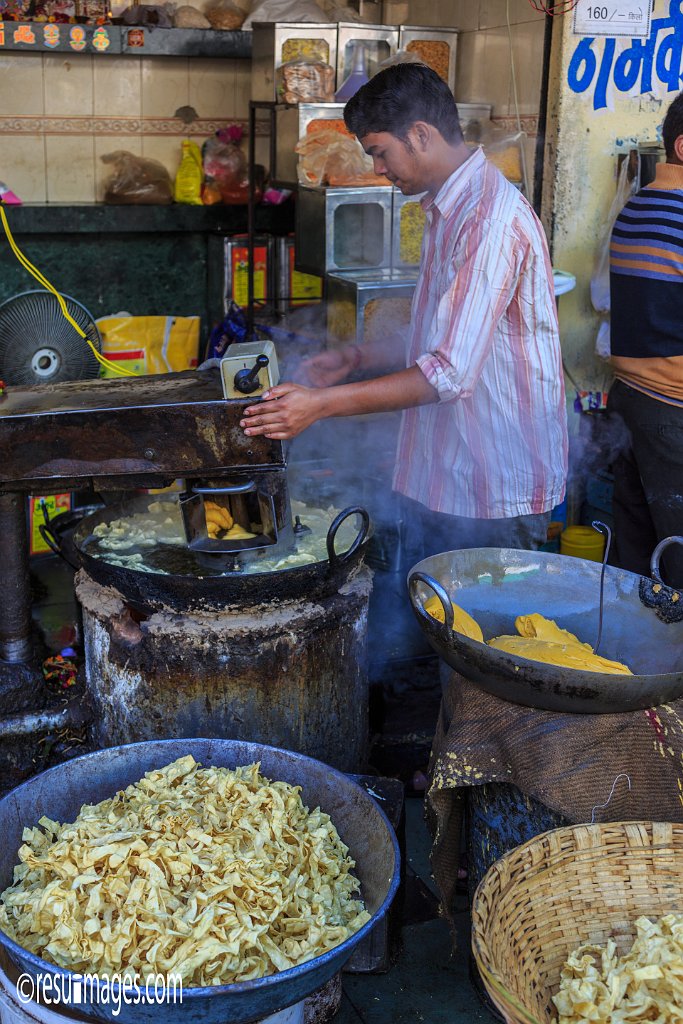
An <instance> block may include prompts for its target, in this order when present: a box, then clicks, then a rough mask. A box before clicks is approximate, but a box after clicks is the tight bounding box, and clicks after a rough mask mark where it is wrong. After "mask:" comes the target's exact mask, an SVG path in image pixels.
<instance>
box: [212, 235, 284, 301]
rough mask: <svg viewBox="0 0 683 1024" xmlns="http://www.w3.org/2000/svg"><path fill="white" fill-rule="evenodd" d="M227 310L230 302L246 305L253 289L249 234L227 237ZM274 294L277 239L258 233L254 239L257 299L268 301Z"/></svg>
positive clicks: (224, 277) (225, 265) (225, 253)
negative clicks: (250, 287)
mask: <svg viewBox="0 0 683 1024" xmlns="http://www.w3.org/2000/svg"><path fill="white" fill-rule="evenodd" d="M223 245H224V258H223V312H224V313H227V311H228V309H229V306H230V303H231V302H236V303H237V305H238V306H242V307H246V306H247V304H248V292H249V280H248V274H249V250H248V247H247V236H246V235H232V236H230V237H228V238H226V239H225V240H224V243H223ZM272 294H273V238H272V236H270V235H257V236H256V238H255V239H254V300H255V301H256V302H257V303H265V302H267V301H268V300H269V299H270V297H271V296H272Z"/></svg>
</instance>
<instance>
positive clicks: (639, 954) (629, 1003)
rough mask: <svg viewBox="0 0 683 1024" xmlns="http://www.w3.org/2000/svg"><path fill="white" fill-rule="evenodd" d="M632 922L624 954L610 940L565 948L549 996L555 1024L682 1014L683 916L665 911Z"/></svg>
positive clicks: (618, 1022) (628, 1021)
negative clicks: (630, 940)
mask: <svg viewBox="0 0 683 1024" xmlns="http://www.w3.org/2000/svg"><path fill="white" fill-rule="evenodd" d="M635 927H636V938H635V940H634V942H633V945H632V947H631V949H630V951H629V952H628V953H626V954H625V955H624V956H617V951H616V944H615V943H614V941H613V940H612V939H610V940H609V941H608V942H607V945H606V946H604V947H603V946H593V945H585V946H580V947H579V948H578V949H576V950H574V952H572V953H570V955H569V957H568V958H567V961H566V963H565V965H564V967H563V968H562V973H561V977H560V989H559V992H558V993H557V994H556V995H554V996H553V997H552V1000H553V1002H554V1004H555V1006H556V1008H557V1011H558V1022H559V1024H580V1022H583V1021H590V1022H591V1024H636V1022H639V1021H658V1022H661V1024H665V1022H671V1024H673V1022H675V1021H680V1020H681V1019H683V915H681V914H667V915H666V916H665V917H662V918H660V920H659V921H657V922H656V923H655V922H653V921H651V920H650V919H649V918H647V917H640V918H638V920H637V921H636V922H635Z"/></svg>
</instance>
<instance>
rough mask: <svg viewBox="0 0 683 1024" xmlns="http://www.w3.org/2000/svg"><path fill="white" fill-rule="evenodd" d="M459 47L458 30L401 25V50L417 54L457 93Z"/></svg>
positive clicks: (399, 37) (399, 43)
mask: <svg viewBox="0 0 683 1024" xmlns="http://www.w3.org/2000/svg"><path fill="white" fill-rule="evenodd" d="M457 46H458V30H457V29H456V28H430V27H427V26H425V25H422V26H420V25H401V27H400V29H399V35H398V48H399V50H406V51H407V52H408V53H413V54H415V56H416V57H419V58H420V60H421V61H422V62H423V63H424V64H426V65H427V66H428V67H430V68H432V70H433V71H436V73H437V75H438V76H439V77H440V78H442V79H443V80H444V82H446V84H447V85H448V87H449V89H450V90H451V92H454V91H455V56H456V50H457Z"/></svg>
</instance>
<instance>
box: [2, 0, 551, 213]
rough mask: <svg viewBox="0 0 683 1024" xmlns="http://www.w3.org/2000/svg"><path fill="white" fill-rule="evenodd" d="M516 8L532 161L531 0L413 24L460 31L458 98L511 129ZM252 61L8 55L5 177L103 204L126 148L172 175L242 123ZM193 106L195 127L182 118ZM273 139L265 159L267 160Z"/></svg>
mask: <svg viewBox="0 0 683 1024" xmlns="http://www.w3.org/2000/svg"><path fill="white" fill-rule="evenodd" d="M507 4H509V19H510V24H511V36H512V47H513V54H514V59H515V65H516V77H517V94H518V100H519V111H520V114H521V116H522V118H523V127H524V129H525V131H526V133H527V135H528V142H527V150H526V151H527V154H528V162H529V167H530V168H533V148H534V144H535V133H536V126H537V117H538V108H539V95H540V84H541V65H542V55H543V33H544V17H543V15H541V14H539V13H537V12H536V11H534V9H533V8H532V6H531V3H530V0H411V10H410V19H409V20H410V23H412V24H416V25H448V26H455V27H457V28H460V29H461V35H460V37H459V40H458V45H459V59H458V73H457V87H456V95H457V98H458V99H459V100H460V101H461V102H475V101H479V102H482V101H483V102H487V103H492V104H493V114H494V117H495V118H496V119H497V120H498V121H499V123H501V124H502V125H504V126H505V127H508V126H509V127H510V129H511V130H512V131H514V130H515V125H516V121H515V117H514V114H515V108H514V103H513V90H512V74H511V61H510V37H509V35H508V28H507V17H506V9H507ZM250 74H251V65H250V62H249V61H245V60H227V59H217V58H197V57H193V58H185V57H155V58H150V57H148V58H141V57H134V56H121V57H115V56H112V57H109V56H102V55H99V54H98V55H85V54H84V55H81V54H40V53H11V52H6V53H2V54H0V181H4V182H5V183H6V184H7V185H9V187H10V188H12V189H13V190H14V191H15V192H17V193H18V195H19V196H20V197H21V198H22V199H23V200H24V201H25V202H45V201H48V202H93V201H96V200H101V198H102V195H103V192H104V186H103V183H104V180H105V178H106V176H107V167H106V166H105V165H104V164H103V163H102V161H101V160H100V157H101V155H102V154H103V153H108V152H111V151H113V150H116V149H127V150H130V151H131V152H133V153H136V154H141V155H143V156H150V157H155V158H156V159H158V160H161V162H162V163H163V164H164V165H165V166H166V168H167V169H168V170H169V172H170V173H171V174H172V175H173V174H174V173H175V170H176V169H177V166H178V163H179V160H180V143H181V141H182V139H183V138H185V137H189V138H193V139H195V141H198V142H200V143H201V142H202V141H203V140H204V139H205V138H206V137H207V136H209V135H211V134H212V133H213V132H214V131H215V130H216V128H218V127H220V126H222V125H224V124H225V123H226V122H230V121H233V120H246V118H247V114H248V101H249V92H250ZM183 106H191V107H193V108H194V109H195V110H196V112H197V114H198V116H199V121H195V122H194V123H193V125H192V127H191V129H190V130H189V131H188V129H186V127H185V126H184V124H183V122H182V121H181V120H180V119H179V118H177V117H175V113H176V111H177V110H178V109H179V108H180V107H183ZM264 142H265V140H259V143H260V144H259V148H258V149H257V157H259V158H263V156H264V155H265V154H264V153H263V150H264V148H265V147H264V146H263V143H264Z"/></svg>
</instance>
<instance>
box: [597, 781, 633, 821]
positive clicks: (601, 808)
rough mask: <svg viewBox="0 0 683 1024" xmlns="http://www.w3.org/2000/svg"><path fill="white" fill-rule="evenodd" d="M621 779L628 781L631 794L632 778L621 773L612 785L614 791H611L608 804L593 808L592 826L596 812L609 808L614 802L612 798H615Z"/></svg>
mask: <svg viewBox="0 0 683 1024" xmlns="http://www.w3.org/2000/svg"><path fill="white" fill-rule="evenodd" d="M619 779H626V781H627V782H628V791H629V793H630V792H631V777H630V775H627V774H626V772H620V774H619V775H617V777H616V779H615V780H614V782H613V783H612V789H611V790H610V794H609V796H608V797H607V802H606V803H604V804H596V805H595V807H594V808H593V810H592V811H591V825H594V824H595V812H596V811H600V810H604V809H605V807H609V805H610V802H611V800H612V797H613V796H614V790H615V789H616V788H617V782H618V781H619Z"/></svg>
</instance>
